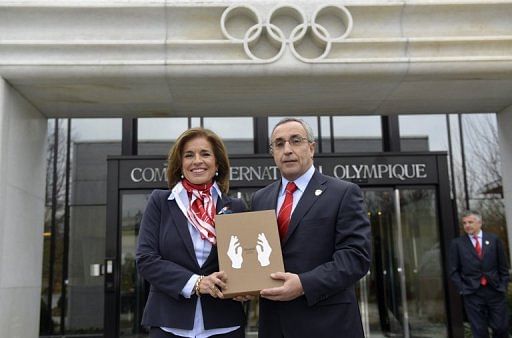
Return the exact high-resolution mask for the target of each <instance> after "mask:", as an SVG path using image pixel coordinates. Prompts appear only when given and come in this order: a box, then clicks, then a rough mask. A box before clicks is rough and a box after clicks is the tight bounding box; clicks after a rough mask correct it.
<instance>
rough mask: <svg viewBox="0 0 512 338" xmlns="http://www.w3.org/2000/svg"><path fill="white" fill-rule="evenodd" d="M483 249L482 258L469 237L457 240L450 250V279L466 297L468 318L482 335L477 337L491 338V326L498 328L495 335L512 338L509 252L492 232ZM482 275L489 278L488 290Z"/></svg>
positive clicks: (484, 234) (465, 303)
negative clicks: (508, 301)
mask: <svg viewBox="0 0 512 338" xmlns="http://www.w3.org/2000/svg"><path fill="white" fill-rule="evenodd" d="M481 246H482V250H483V257H482V259H480V258H479V257H478V255H477V252H476V250H475V246H474V245H473V242H472V241H471V239H470V238H469V236H468V235H467V234H465V235H463V236H461V237H458V238H455V239H454V240H453V241H452V244H451V248H450V277H451V280H452V281H453V283H454V285H455V286H456V287H457V289H458V290H459V292H460V294H461V295H462V296H463V299H464V307H465V310H466V314H467V316H468V319H469V320H470V322H471V324H472V325H475V329H476V330H477V331H478V332H480V333H476V332H473V335H474V336H475V337H487V326H488V325H489V326H491V327H492V328H493V329H494V328H495V329H496V330H495V336H497V337H508V334H507V333H506V331H507V330H508V327H507V319H508V318H507V316H508V314H507V309H506V299H505V294H506V291H507V285H508V281H509V271H508V264H507V258H506V256H505V250H504V248H503V244H502V242H501V241H500V240H499V238H498V237H497V236H496V235H494V234H492V233H488V232H482V245H481ZM482 275H483V276H485V278H486V279H487V286H485V287H483V286H481V284H480V278H481V276H482ZM488 307H489V308H488ZM487 316H489V318H488V319H487Z"/></svg>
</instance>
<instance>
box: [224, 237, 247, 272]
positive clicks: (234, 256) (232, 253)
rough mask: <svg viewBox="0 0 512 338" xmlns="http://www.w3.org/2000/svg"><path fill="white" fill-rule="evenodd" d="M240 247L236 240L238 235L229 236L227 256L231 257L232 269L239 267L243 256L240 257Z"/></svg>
mask: <svg viewBox="0 0 512 338" xmlns="http://www.w3.org/2000/svg"><path fill="white" fill-rule="evenodd" d="M242 251H243V249H242V247H241V246H240V242H239V240H238V236H231V239H230V240H229V247H228V257H229V258H230V259H231V266H232V267H233V269H241V268H242V262H243V261H244V258H243V257H242Z"/></svg>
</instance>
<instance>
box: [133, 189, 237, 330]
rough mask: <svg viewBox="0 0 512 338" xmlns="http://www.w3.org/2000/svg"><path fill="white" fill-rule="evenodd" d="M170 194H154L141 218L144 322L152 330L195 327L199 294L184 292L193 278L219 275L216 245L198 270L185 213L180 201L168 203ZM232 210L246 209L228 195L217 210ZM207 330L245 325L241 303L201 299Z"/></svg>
mask: <svg viewBox="0 0 512 338" xmlns="http://www.w3.org/2000/svg"><path fill="white" fill-rule="evenodd" d="M170 193H171V192H170V191H169V190H155V191H153V193H152V194H151V197H150V199H149V202H148V205H147V207H146V211H145V212H144V217H143V219H142V223H141V227H140V233H139V239H138V246H137V267H138V270H139V272H140V274H141V275H142V276H143V277H144V279H146V280H147V281H148V282H149V283H150V284H151V288H150V291H149V296H148V300H147V303H146V307H145V309H144V315H143V318H142V324H143V325H144V326H152V327H172V328H179V329H189V330H190V329H192V327H193V325H194V314H195V309H196V303H197V296H196V295H195V294H194V295H192V297H191V299H187V298H185V297H183V296H182V295H181V293H180V292H181V291H182V289H183V287H184V286H185V284H186V283H187V281H188V280H189V279H190V277H192V275H193V274H198V275H205V276H206V275H209V274H211V273H213V272H215V271H219V264H218V258H217V247H216V246H213V247H212V250H211V252H210V255H209V256H208V258H207V259H206V261H205V263H204V264H203V266H201V267H200V266H199V264H198V263H197V258H196V255H195V253H194V246H193V243H192V238H191V237H190V232H189V230H188V223H187V219H186V217H185V215H183V212H182V211H181V210H180V208H179V207H178V204H177V203H176V200H168V199H167V198H168V197H169V195H170ZM224 206H229V207H230V209H231V210H232V211H233V212H241V211H244V210H245V205H244V204H243V202H242V201H241V200H239V199H232V198H230V197H228V196H226V195H224V196H223V198H222V199H220V198H219V199H218V200H217V205H216V207H217V211H219V210H221V209H222V208H223V207H224ZM201 305H202V309H203V319H204V327H205V329H213V328H217V327H230V326H237V325H240V326H243V323H244V315H243V309H242V305H241V303H240V302H235V301H233V300H230V299H227V300H222V299H218V298H213V297H210V296H208V295H205V296H203V297H201Z"/></svg>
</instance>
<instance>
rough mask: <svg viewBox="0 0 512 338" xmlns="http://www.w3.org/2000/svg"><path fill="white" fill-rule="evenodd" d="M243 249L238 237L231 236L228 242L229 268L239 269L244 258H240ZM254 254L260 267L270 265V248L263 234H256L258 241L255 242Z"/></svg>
mask: <svg viewBox="0 0 512 338" xmlns="http://www.w3.org/2000/svg"><path fill="white" fill-rule="evenodd" d="M242 252H243V248H242V246H241V245H240V241H239V239H238V236H235V235H232V236H231V239H230V240H229V247H228V252H227V254H228V257H229V259H231V266H232V267H233V269H241V268H242V263H243V261H244V258H243V257H242ZM256 252H257V253H258V261H259V262H260V265H261V266H268V265H270V254H271V253H272V248H271V247H270V244H269V243H268V240H267V237H265V234H264V233H260V234H258V240H257V242H256Z"/></svg>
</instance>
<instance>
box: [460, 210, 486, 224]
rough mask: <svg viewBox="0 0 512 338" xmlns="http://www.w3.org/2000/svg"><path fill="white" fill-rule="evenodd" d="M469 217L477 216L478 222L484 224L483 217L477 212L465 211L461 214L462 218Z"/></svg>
mask: <svg viewBox="0 0 512 338" xmlns="http://www.w3.org/2000/svg"><path fill="white" fill-rule="evenodd" d="M469 216H475V217H476V219H478V221H480V222H482V215H481V214H480V213H479V212H478V211H476V210H464V211H463V212H461V214H460V218H461V219H462V218H464V217H469Z"/></svg>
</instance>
